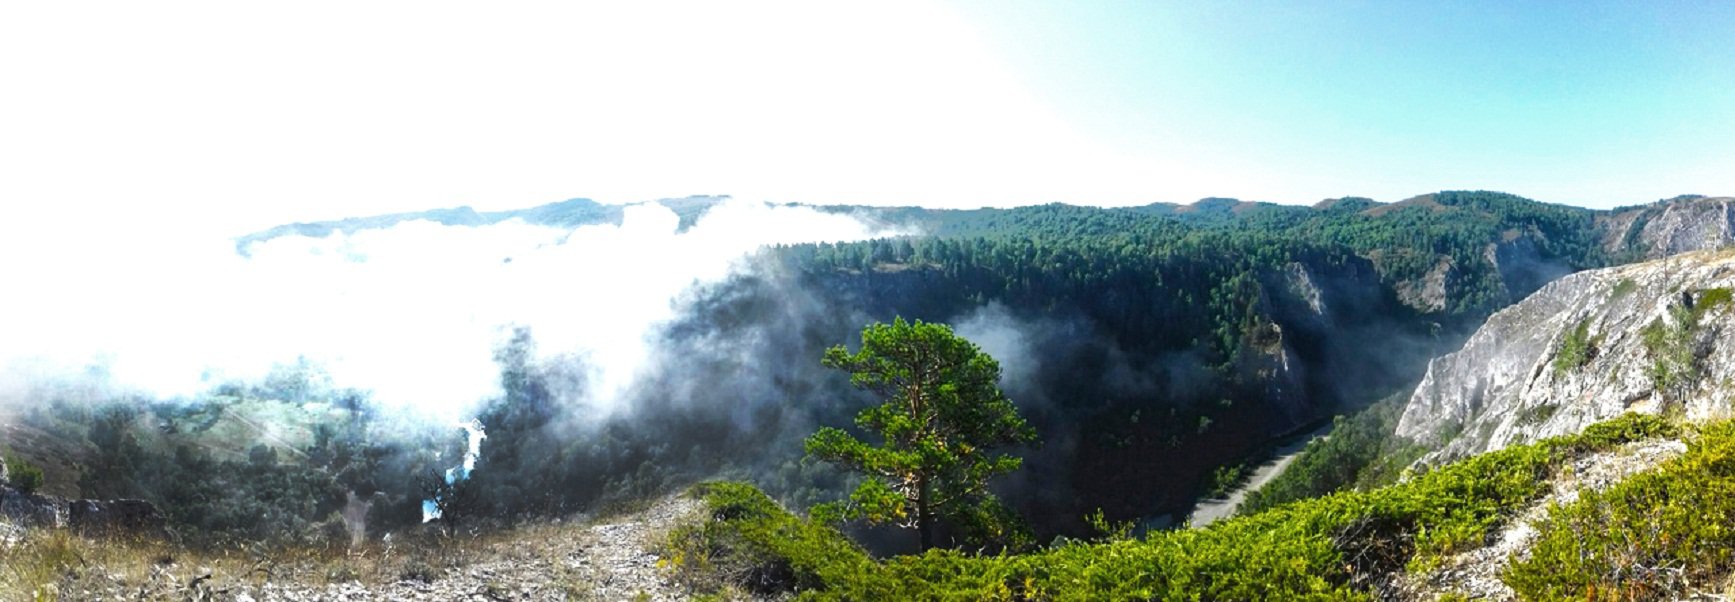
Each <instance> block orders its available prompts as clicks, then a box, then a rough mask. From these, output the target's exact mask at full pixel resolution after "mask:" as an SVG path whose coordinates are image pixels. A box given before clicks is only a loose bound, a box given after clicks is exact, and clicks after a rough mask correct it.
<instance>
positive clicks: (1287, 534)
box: [668, 415, 1678, 600]
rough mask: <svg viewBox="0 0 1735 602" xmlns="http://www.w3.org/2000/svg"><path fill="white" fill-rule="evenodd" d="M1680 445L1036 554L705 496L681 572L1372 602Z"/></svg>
mask: <svg viewBox="0 0 1735 602" xmlns="http://www.w3.org/2000/svg"><path fill="white" fill-rule="evenodd" d="M1676 434H1678V433H1677V429H1676V427H1674V426H1672V425H1671V424H1669V423H1668V422H1665V421H1664V420H1662V419H1659V418H1656V417H1651V416H1640V415H1628V416H1623V417H1620V418H1617V419H1614V420H1611V421H1608V422H1604V423H1601V424H1598V425H1594V426H1592V427H1591V428H1589V429H1587V430H1586V431H1585V432H1584V433H1582V434H1579V435H1574V436H1567V437H1559V438H1554V439H1549V440H1546V441H1542V442H1539V443H1535V444H1532V445H1525V446H1518V447H1512V448H1508V449H1505V450H1501V451H1497V452H1493V453H1489V454H1483V455H1480V456H1476V457H1473V458H1470V459H1467V460H1465V461H1462V462H1458V463H1454V464H1451V465H1447V466H1445V467H1442V468H1439V469H1437V470H1434V471H1432V472H1429V473H1427V474H1423V475H1420V476H1417V477H1415V478H1413V479H1411V480H1409V481H1405V482H1403V483H1399V484H1396V485H1392V486H1389V487H1385V488H1381V489H1376V490H1373V491H1367V492H1342V493H1336V494H1332V495H1328V496H1325V497H1321V498H1315V499H1308V500H1303V501H1299V502H1296V503H1292V504H1286V505H1282V506H1278V507H1276V508H1273V509H1270V510H1267V511H1265V512H1260V513H1257V514H1253V515H1250V516H1242V517H1236V518H1233V519H1229V520H1225V521H1220V522H1218V523H1214V524H1212V525H1211V526H1210V527H1207V528H1204V529H1198V530H1186V531H1164V532H1155V533H1151V534H1149V535H1148V536H1146V537H1145V538H1143V539H1136V540H1134V539H1111V540H1108V541H1096V542H1079V541H1073V542H1066V543H1062V544H1059V545H1056V546H1053V547H1050V548H1048V549H1044V550H1040V551H1037V552H1033V553H1028V554H999V555H973V554H968V553H963V552H959V551H956V550H930V551H928V552H927V553H924V554H922V555H918V556H900V557H894V558H889V559H885V560H874V559H872V558H870V557H869V556H868V555H867V553H866V552H864V551H862V549H861V548H860V547H858V546H856V545H855V544H853V543H851V542H850V541H849V540H848V539H847V538H846V537H845V536H844V535H843V534H842V533H841V532H839V531H837V530H836V529H834V528H832V527H830V526H827V525H823V524H817V523H814V522H813V521H810V520H807V519H803V518H800V517H797V516H795V515H792V514H790V513H788V512H787V511H785V510H783V509H782V508H781V507H779V506H778V505H777V504H776V503H775V502H773V501H772V500H771V499H770V498H769V497H767V496H765V495H764V494H763V493H760V492H759V491H758V490H757V489H754V488H753V487H752V486H750V485H745V484H740V483H710V484H706V485H701V486H699V487H698V488H696V489H695V490H694V494H695V495H698V496H700V497H702V498H703V499H704V500H705V502H706V503H707V505H708V510H709V513H710V514H709V520H706V521H704V522H702V523H700V524H696V525H691V526H687V527H683V528H680V529H677V530H675V531H674V532H673V533H672V534H671V536H670V539H669V547H670V550H669V552H670V554H669V557H668V562H669V563H670V564H671V565H672V566H673V568H674V569H675V571H676V573H677V575H678V576H679V577H680V578H681V579H683V580H684V581H685V582H686V583H687V584H688V585H689V586H690V587H692V588H693V589H694V590H695V591H696V592H697V593H702V594H728V593H729V592H730V591H731V590H737V589H744V590H749V591H753V592H756V593H771V592H791V593H794V594H796V595H797V596H798V597H799V598H802V599H813V600H879V599H911V600H1365V599H1369V598H1370V594H1369V592H1368V589H1369V587H1370V586H1371V585H1372V581H1373V580H1374V579H1375V578H1377V577H1379V576H1380V575H1383V574H1385V573H1388V572H1391V571H1395V570H1403V569H1405V568H1406V567H1408V568H1410V569H1421V568H1426V567H1428V566H1432V564H1433V563H1434V562H1435V561H1437V560H1438V559H1440V558H1442V557H1444V556H1445V555H1448V554H1452V553H1455V552H1458V551H1461V550H1464V549H1468V548H1471V547H1476V546H1479V545H1481V544H1482V543H1483V542H1484V541H1485V540H1486V538H1487V537H1488V534H1489V533H1490V530H1491V529H1492V528H1493V527H1494V526H1496V525H1497V524H1499V523H1500V522H1502V521H1503V520H1505V519H1506V518H1508V517H1509V516H1510V515H1511V513H1512V512H1514V511H1515V510H1517V509H1520V508H1523V507H1525V506H1526V505H1528V504H1529V503H1531V502H1533V501H1534V500H1536V499H1537V498H1539V497H1540V496H1541V495H1543V494H1544V493H1545V492H1546V490H1547V487H1548V478H1549V477H1550V476H1551V475H1552V473H1553V472H1554V471H1555V470H1556V469H1558V468H1559V467H1560V466H1561V465H1563V463H1565V462H1566V461H1568V460H1570V459H1572V458H1574V457H1577V456H1580V455H1582V454H1585V453H1589V452H1592V451H1597V450H1602V449H1608V448H1611V447H1614V446H1617V445H1620V444H1622V443H1626V442H1629V441H1634V440H1639V439H1645V438H1651V437H1660V436H1674V435H1676Z"/></svg>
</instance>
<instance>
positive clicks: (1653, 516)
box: [1501, 422, 1735, 600]
mask: <svg viewBox="0 0 1735 602" xmlns="http://www.w3.org/2000/svg"><path fill="white" fill-rule="evenodd" d="M1536 526H1537V530H1538V535H1537V539H1536V543H1535V545H1534V546H1533V547H1532V549H1531V554H1530V556H1529V557H1528V558H1524V559H1519V560H1516V561H1514V562H1513V563H1512V564H1511V565H1510V566H1509V567H1508V568H1507V569H1506V571H1505V572H1504V573H1503V574H1502V575H1501V578H1502V579H1503V580H1504V581H1505V582H1506V583H1507V584H1508V585H1510V586H1512V588H1513V590H1514V591H1517V592H1518V593H1519V594H1520V595H1522V596H1523V597H1525V598H1526V599H1532V600H1565V599H1574V600H1650V599H1671V598H1674V597H1677V596H1678V595H1679V594H1681V593H1684V587H1685V585H1686V584H1688V583H1705V582H1706V581H1707V580H1708V579H1709V578H1714V577H1720V576H1722V575H1725V574H1727V573H1728V572H1729V571H1730V570H1735V423H1731V422H1723V423H1719V424H1716V425H1712V426H1708V427H1705V428H1704V429H1703V430H1702V432H1701V434H1700V435H1699V437H1698V438H1697V439H1696V440H1694V441H1692V443H1691V447H1690V448H1689V450H1688V452H1687V453H1686V454H1685V455H1683V456H1682V457H1680V458H1676V459H1674V460H1672V461H1670V462H1668V463H1665V464H1664V465H1663V466H1661V467H1660V468H1658V469H1657V470H1654V471H1650V472H1646V473H1642V474H1639V475H1637V476H1634V477H1632V478H1630V479H1627V480H1626V481H1623V482H1621V483H1620V484H1617V485H1615V486H1613V487H1610V488H1608V489H1606V490H1603V491H1600V492H1585V493H1583V494H1581V495H1580V496H1579V498H1578V499H1577V500H1575V501H1573V502H1572V503H1569V504H1565V505H1555V506H1552V507H1550V508H1549V512H1548V516H1547V517H1545V518H1544V519H1543V520H1542V521H1540V522H1538V523H1537V525H1536Z"/></svg>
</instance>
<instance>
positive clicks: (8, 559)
mask: <svg viewBox="0 0 1735 602" xmlns="http://www.w3.org/2000/svg"><path fill="white" fill-rule="evenodd" d="M578 529H579V527H578V526H576V525H570V524H551V525H537V526H534V527H527V528H523V529H512V530H503V531H500V532H496V533H491V534H486V535H476V536H465V535H460V536H454V537H445V536H440V535H435V534H432V533H431V532H430V533H426V534H417V535H412V536H408V537H403V536H394V537H393V540H392V541H389V542H385V541H373V542H369V543H367V544H364V545H360V546H357V547H354V548H350V549H344V548H341V547H272V546H267V545H263V544H251V545H246V546H235V547H224V548H212V549H201V548H194V547H187V546H182V545H179V544H176V543H173V542H169V541H163V540H151V539H138V538H102V539H94V538H88V537H83V536H79V535H75V534H72V533H70V532H68V531H65V530H39V531H34V532H31V533H29V534H27V535H26V536H24V538H23V539H22V540H21V541H19V542H17V543H15V544H12V545H9V546H8V545H0V567H3V568H0V600H6V601H10V600H80V599H90V598H96V597H111V596H115V595H121V596H125V597H126V598H127V599H142V600H158V599H175V600H200V599H211V598H212V597H213V596H221V594H224V593H225V592H228V591H229V590H233V589H236V588H248V589H257V588H259V587H261V586H264V585H265V584H266V583H270V582H275V583H293V584H298V585H303V586H320V587H323V586H325V585H328V584H340V583H347V582H352V581H353V582H359V583H363V584H369V585H376V586H377V585H384V584H392V583H397V582H401V581H422V582H433V581H436V580H439V579H441V578H442V577H444V576H446V575H447V574H448V572H449V571H452V570H455V569H459V568H461V567H465V566H469V565H471V564H473V563H475V562H477V561H479V560H483V559H509V560H544V561H547V562H548V565H549V566H552V567H564V566H565V562H564V561H565V555H566V554H567V553H568V550H567V549H565V547H564V546H562V545H561V543H562V542H567V541H571V540H572V539H573V537H574V534H575V532H576V531H577V530H578ZM582 586H583V584H582V583H575V584H574V588H580V587H582Z"/></svg>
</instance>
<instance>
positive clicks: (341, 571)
mask: <svg viewBox="0 0 1735 602" xmlns="http://www.w3.org/2000/svg"><path fill="white" fill-rule="evenodd" d="M700 508H701V503H700V502H699V501H697V500H693V499H691V498H687V497H685V496H670V497H666V498H663V499H660V500H658V501H656V502H655V503H653V504H651V505H650V506H648V507H647V508H645V509H643V510H639V511H635V512H631V513H626V514H620V515H616V516H611V517H603V518H598V519H595V520H581V521H577V522H569V523H566V524H559V523H555V524H548V525H539V526H535V527H528V528H522V529H515V530H512V531H510V532H506V533H498V534H494V535H491V536H489V535H484V536H474V537H470V538H468V539H466V538H465V537H463V536H460V537H458V538H455V539H454V540H452V541H448V542H445V543H440V544H436V545H432V546H430V545H429V544H426V543H421V544H416V545H415V546H408V545H397V544H393V543H390V542H384V543H381V544H380V545H377V546H368V547H366V548H365V549H363V550H360V551H356V552H351V553H350V554H349V557H347V558H343V557H340V558H336V559H330V558H327V559H314V558H307V559H295V558H278V557H271V556H264V557H257V558H229V557H210V558H204V557H199V558H192V557H188V558H176V557H175V555H174V554H172V553H163V554H162V556H161V557H160V558H157V559H154V560H150V561H148V562H146V563H145V564H146V566H144V567H142V568H141V567H136V566H126V565H125V564H126V563H122V562H113V563H107V562H104V561H102V560H100V559H93V560H92V561H87V560H85V559H84V558H83V557H84V556H88V555H90V554H89V553H79V552H78V551H77V550H74V552H73V555H74V556H78V557H79V559H78V562H79V563H81V564H84V566H83V567H81V568H82V570H77V571H74V574H73V575H72V576H69V577H67V578H64V579H62V580H61V581H60V582H59V584H58V588H57V589H58V590H59V593H60V594H61V596H60V598H61V599H74V600H196V601H204V600H213V601H216V600H225V601H227V600H233V601H237V602H265V601H285V602H299V601H310V602H311V601H315V600H318V601H360V600H474V601H506V600H537V601H542V600H549V601H555V600H644V601H660V600H682V599H686V597H687V596H686V595H685V594H684V593H683V591H682V589H681V588H679V586H677V585H675V584H674V583H673V581H672V580H671V579H670V578H669V576H668V575H667V573H666V572H665V571H663V570H661V569H660V568H659V567H658V566H657V564H658V563H657V561H658V560H659V558H658V555H657V549H658V547H659V545H660V543H661V542H662V541H663V537H664V535H665V534H666V533H667V529H669V528H670V527H671V526H672V525H676V524H680V523H682V522H685V521H687V520H691V517H693V516H694V515H695V513H696V512H698V511H699V509H700ZM206 565H209V566H206ZM5 594H8V595H7V596H6V598H7V599H11V598H14V597H15V598H20V599H30V598H31V597H33V594H34V592H28V591H12V592H5Z"/></svg>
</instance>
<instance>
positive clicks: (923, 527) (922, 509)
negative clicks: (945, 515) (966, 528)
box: [916, 479, 934, 552]
mask: <svg viewBox="0 0 1735 602" xmlns="http://www.w3.org/2000/svg"><path fill="white" fill-rule="evenodd" d="M929 499H930V498H929V493H928V480H927V479H922V482H921V486H920V487H919V488H918V489H917V490H916V531H917V532H919V533H921V535H922V551H923V552H926V551H928V549H929V548H932V547H934V513H933V512H932V511H930V510H929V508H928V500H929Z"/></svg>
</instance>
